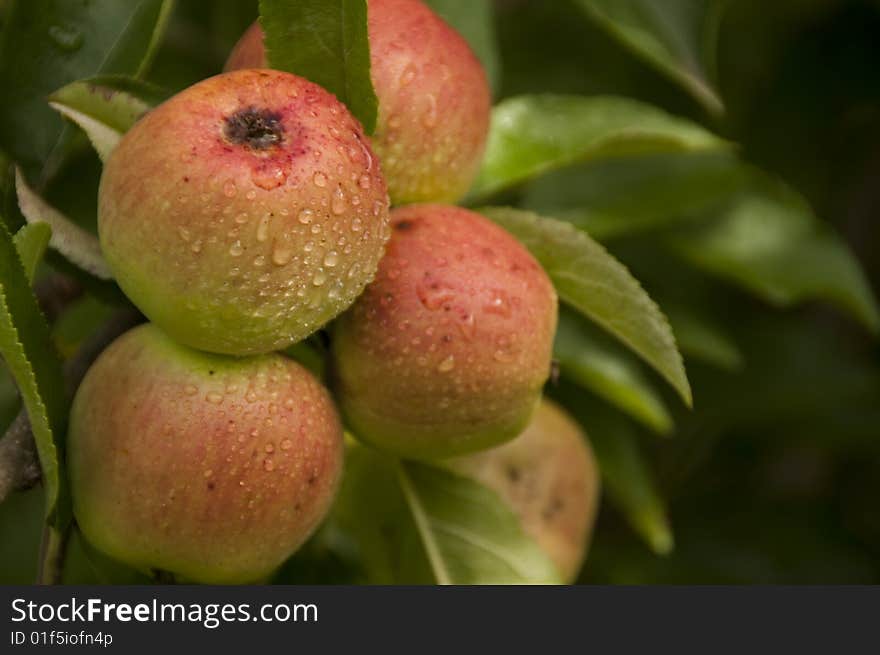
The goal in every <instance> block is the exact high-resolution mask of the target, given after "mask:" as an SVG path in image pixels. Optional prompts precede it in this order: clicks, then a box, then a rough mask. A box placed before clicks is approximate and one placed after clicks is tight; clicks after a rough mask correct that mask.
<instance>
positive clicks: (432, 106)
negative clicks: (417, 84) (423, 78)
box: [422, 93, 437, 127]
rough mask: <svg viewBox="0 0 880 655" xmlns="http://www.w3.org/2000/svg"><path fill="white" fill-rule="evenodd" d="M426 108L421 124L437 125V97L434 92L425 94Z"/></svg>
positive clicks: (426, 125) (427, 125)
mask: <svg viewBox="0 0 880 655" xmlns="http://www.w3.org/2000/svg"><path fill="white" fill-rule="evenodd" d="M427 100H428V110H427V111H426V112H425V114H424V116H422V124H423V125H424V126H425V127H435V126H436V125H437V98H435V97H434V94H432V93H429V94H428V96H427Z"/></svg>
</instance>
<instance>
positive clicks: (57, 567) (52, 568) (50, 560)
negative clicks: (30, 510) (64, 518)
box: [37, 525, 70, 585]
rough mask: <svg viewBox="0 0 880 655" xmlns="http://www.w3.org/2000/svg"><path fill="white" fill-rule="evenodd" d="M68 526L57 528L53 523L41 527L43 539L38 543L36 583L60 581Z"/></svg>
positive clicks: (68, 532)
mask: <svg viewBox="0 0 880 655" xmlns="http://www.w3.org/2000/svg"><path fill="white" fill-rule="evenodd" d="M69 536H70V528H69V527H67V528H65V529H63V530H62V529H59V528H58V527H56V526H54V525H46V527H45V528H43V541H42V543H41V544H40V570H39V572H38V573H37V584H42V585H54V584H59V583H60V582H61V573H62V571H63V565H64V553H65V551H66V550H67V538H68V537H69Z"/></svg>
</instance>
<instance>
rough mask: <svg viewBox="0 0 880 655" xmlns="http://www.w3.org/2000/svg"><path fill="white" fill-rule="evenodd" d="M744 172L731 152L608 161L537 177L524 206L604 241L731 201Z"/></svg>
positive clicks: (674, 222)
mask: <svg viewBox="0 0 880 655" xmlns="http://www.w3.org/2000/svg"><path fill="white" fill-rule="evenodd" d="M746 171H747V168H746V167H745V166H743V164H742V162H740V161H739V160H738V159H737V158H736V157H734V156H733V155H732V153H729V152H708V153H703V152H696V153H663V154H659V155H647V156H645V157H627V158H624V159H611V160H604V161H598V162H591V163H587V164H582V165H579V166H573V167H569V168H565V169H562V170H559V171H555V172H553V173H551V174H550V175H545V176H543V177H540V178H538V179H536V180H534V181H533V182H532V183H531V184H529V186H528V188H527V189H526V192H525V197H524V198H523V201H522V205H523V207H524V208H525V209H531V210H532V211H535V212H537V213H539V214H544V215H549V216H555V217H557V218H559V219H562V220H565V221H568V222H569V223H572V224H573V225H576V226H577V227H578V228H580V229H582V230H584V231H586V232H587V233H589V235H590V236H591V237H593V238H594V239H598V240H600V241H605V240H610V239H613V238H619V237H623V236H631V235H633V234H639V233H643V232H646V231H651V230H657V229H662V228H667V227H669V226H671V225H678V224H680V223H681V222H683V221H686V220H689V219H692V218H693V217H694V216H695V215H697V214H699V213H701V212H704V211H706V210H707V209H709V208H712V207H715V206H717V205H720V204H721V203H723V202H726V201H729V200H730V198H731V197H732V196H733V194H734V193H736V192H737V191H739V190H741V189H742V188H743V187H744V186H745V182H746V181H747V179H748V175H747V173H746Z"/></svg>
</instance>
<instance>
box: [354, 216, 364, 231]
mask: <svg viewBox="0 0 880 655" xmlns="http://www.w3.org/2000/svg"><path fill="white" fill-rule="evenodd" d="M363 229H364V224H363V222H361V219H359V218H356V219H354V220H353V221H352V222H351V231H352V232H360V231H361V230H363Z"/></svg>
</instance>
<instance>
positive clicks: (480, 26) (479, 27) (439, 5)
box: [427, 0, 501, 91]
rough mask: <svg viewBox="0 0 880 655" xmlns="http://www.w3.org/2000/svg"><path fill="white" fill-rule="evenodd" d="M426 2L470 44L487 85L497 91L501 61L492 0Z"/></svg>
mask: <svg viewBox="0 0 880 655" xmlns="http://www.w3.org/2000/svg"><path fill="white" fill-rule="evenodd" d="M427 4H428V5H430V7H431V8H432V9H433V10H434V11H435V12H437V14H438V15H439V16H440V17H441V18H443V20H445V21H446V22H447V23H449V24H450V25H451V26H452V27H453V28H455V29H456V30H457V31H458V33H459V34H461V35H462V36H463V37H464V38H465V40H466V41H467V42H468V43H469V44H470V46H471V49H472V50H473V51H474V54H476V55H477V58H479V60H480V62H481V63H482V64H483V69H484V70H485V71H486V77H487V78H488V79H489V86H490V87H491V88H492V90H493V91H497V90H498V88H499V86H500V77H501V61H500V59H499V53H498V41H497V38H496V34H495V6H494V4H493V2H492V0H427Z"/></svg>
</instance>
